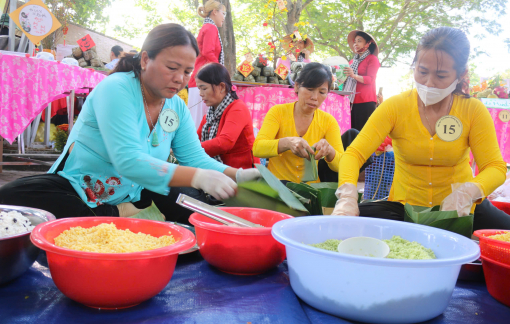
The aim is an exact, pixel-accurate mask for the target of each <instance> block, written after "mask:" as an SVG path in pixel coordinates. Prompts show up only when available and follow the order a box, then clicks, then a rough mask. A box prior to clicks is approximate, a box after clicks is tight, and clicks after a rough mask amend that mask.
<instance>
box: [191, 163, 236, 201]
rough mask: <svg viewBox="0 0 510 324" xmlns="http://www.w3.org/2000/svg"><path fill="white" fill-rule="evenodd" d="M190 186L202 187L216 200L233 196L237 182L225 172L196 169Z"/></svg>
mask: <svg viewBox="0 0 510 324" xmlns="http://www.w3.org/2000/svg"><path fill="white" fill-rule="evenodd" d="M191 186H192V187H193V188H195V189H202V190H203V191H205V192H206V193H208V194H210V195H211V196H213V197H214V198H216V199H218V200H222V199H227V198H230V197H233V196H235V194H236V189H237V184H236V183H235V182H234V180H232V179H230V178H229V177H228V176H226V175H225V174H223V173H221V172H218V171H215V170H204V169H197V172H195V175H194V176H193V179H192V180H191Z"/></svg>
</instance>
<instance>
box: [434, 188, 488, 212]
mask: <svg viewBox="0 0 510 324" xmlns="http://www.w3.org/2000/svg"><path fill="white" fill-rule="evenodd" d="M483 197H484V195H483V192H482V190H481V189H480V188H479V187H478V185H477V184H475V183H473V182H465V183H454V184H452V193H451V194H449V195H448V196H447V197H446V198H445V199H444V200H443V202H442V203H441V211H446V210H456V211H457V213H458V214H459V217H462V216H467V215H469V213H470V212H471V207H472V206H473V204H474V203H475V201H477V200H479V199H481V198H483Z"/></svg>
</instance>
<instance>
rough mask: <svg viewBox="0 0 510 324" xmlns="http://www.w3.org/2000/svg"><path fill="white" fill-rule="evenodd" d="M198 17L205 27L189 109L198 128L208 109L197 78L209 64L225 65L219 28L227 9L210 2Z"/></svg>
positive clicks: (216, 2)
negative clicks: (201, 69)
mask: <svg viewBox="0 0 510 324" xmlns="http://www.w3.org/2000/svg"><path fill="white" fill-rule="evenodd" d="M198 15H199V16H200V17H202V18H204V25H203V26H202V28H201V29H200V32H199V33H198V38H197V43H198V49H199V50H200V54H199V55H198V57H197V60H196V61H195V68H194V70H193V74H192V75H191V79H190V80H189V84H188V108H189V109H190V113H191V117H192V118H193V121H194V122H195V126H196V127H197V128H198V125H199V124H200V121H201V120H202V117H203V116H204V115H205V114H206V112H207V110H208V107H207V106H205V105H204V104H203V103H202V99H201V98H200V94H199V92H198V88H197V83H196V80H195V77H196V75H197V73H198V71H200V68H201V67H202V66H204V65H206V64H207V63H220V64H221V65H225V54H224V52H223V45H222V43H221V37H220V32H219V30H218V28H220V27H221V26H223V22H224V21H225V15H226V8H225V6H224V5H223V4H221V3H220V2H219V1H217V0H208V1H207V2H206V3H205V5H204V6H200V7H199V8H198Z"/></svg>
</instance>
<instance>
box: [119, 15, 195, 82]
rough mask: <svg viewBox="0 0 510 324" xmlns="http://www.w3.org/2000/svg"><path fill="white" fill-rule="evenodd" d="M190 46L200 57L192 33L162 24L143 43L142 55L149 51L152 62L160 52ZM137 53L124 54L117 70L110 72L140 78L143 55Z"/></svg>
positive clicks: (179, 26) (179, 27)
mask: <svg viewBox="0 0 510 324" xmlns="http://www.w3.org/2000/svg"><path fill="white" fill-rule="evenodd" d="M185 45H189V46H191V47H193V49H194V50H195V53H196V55H197V56H198V53H199V50H198V45H197V40H196V39H195V36H193V34H192V33H190V32H189V31H187V30H186V28H184V27H182V26H181V25H178V24H161V25H158V26H156V27H154V28H153V29H152V30H151V31H150V32H149V34H148V35H147V38H146V39H145V41H144V42H143V46H142V49H141V50H140V53H142V52H143V51H147V55H148V56H149V58H150V59H151V60H153V59H154V58H155V57H156V56H157V55H158V54H159V52H161V51H162V50H164V49H165V48H167V47H174V46H185ZM140 53H137V54H134V53H124V56H123V57H121V59H120V60H119V62H118V63H117V65H116V66H115V69H113V71H111V72H110V74H113V73H115V72H131V71H133V72H134V73H135V77H137V78H140V73H141V71H142V65H141V63H140V56H141V54H140Z"/></svg>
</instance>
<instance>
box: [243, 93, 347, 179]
mask: <svg viewBox="0 0 510 324" xmlns="http://www.w3.org/2000/svg"><path fill="white" fill-rule="evenodd" d="M294 105H295V102H291V103H287V104H282V105H276V106H273V107H272V108H271V109H269V111H268V112H267V114H266V117H265V118H264V122H263V123H262V127H261V128H260V131H259V133H258V134H257V138H256V139H255V143H253V155H255V156H256V157H259V158H270V159H269V165H268V169H269V171H271V172H272V173H273V174H274V175H275V176H276V177H277V178H278V179H280V180H289V181H292V182H297V183H299V182H301V180H300V179H301V178H302V177H303V174H304V171H305V159H303V158H300V157H298V156H296V155H294V154H293V153H292V152H291V151H290V150H288V151H286V152H283V153H281V154H278V142H279V140H280V138H284V137H299V135H298V133H297V130H296V125H295V122H294ZM303 139H304V140H305V141H306V142H307V143H308V144H309V145H310V146H312V145H314V144H315V143H317V142H318V141H320V140H321V139H326V140H327V141H328V143H329V144H330V145H331V146H332V147H333V148H334V149H335V151H336V154H335V158H334V159H333V161H331V162H328V165H329V167H330V168H331V170H333V171H335V172H338V164H339V162H340V158H341V156H342V154H343V153H344V147H343V144H342V138H341V132H340V126H338V122H337V121H336V120H335V118H334V117H333V116H331V115H330V114H328V113H327V112H325V111H322V110H320V109H317V110H316V111H315V113H314V115H313V120H312V123H311V124H310V126H309V127H308V130H307V131H306V133H305V135H304V136H303ZM326 162H327V161H326ZM316 163H317V162H316ZM316 182H319V181H316Z"/></svg>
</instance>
